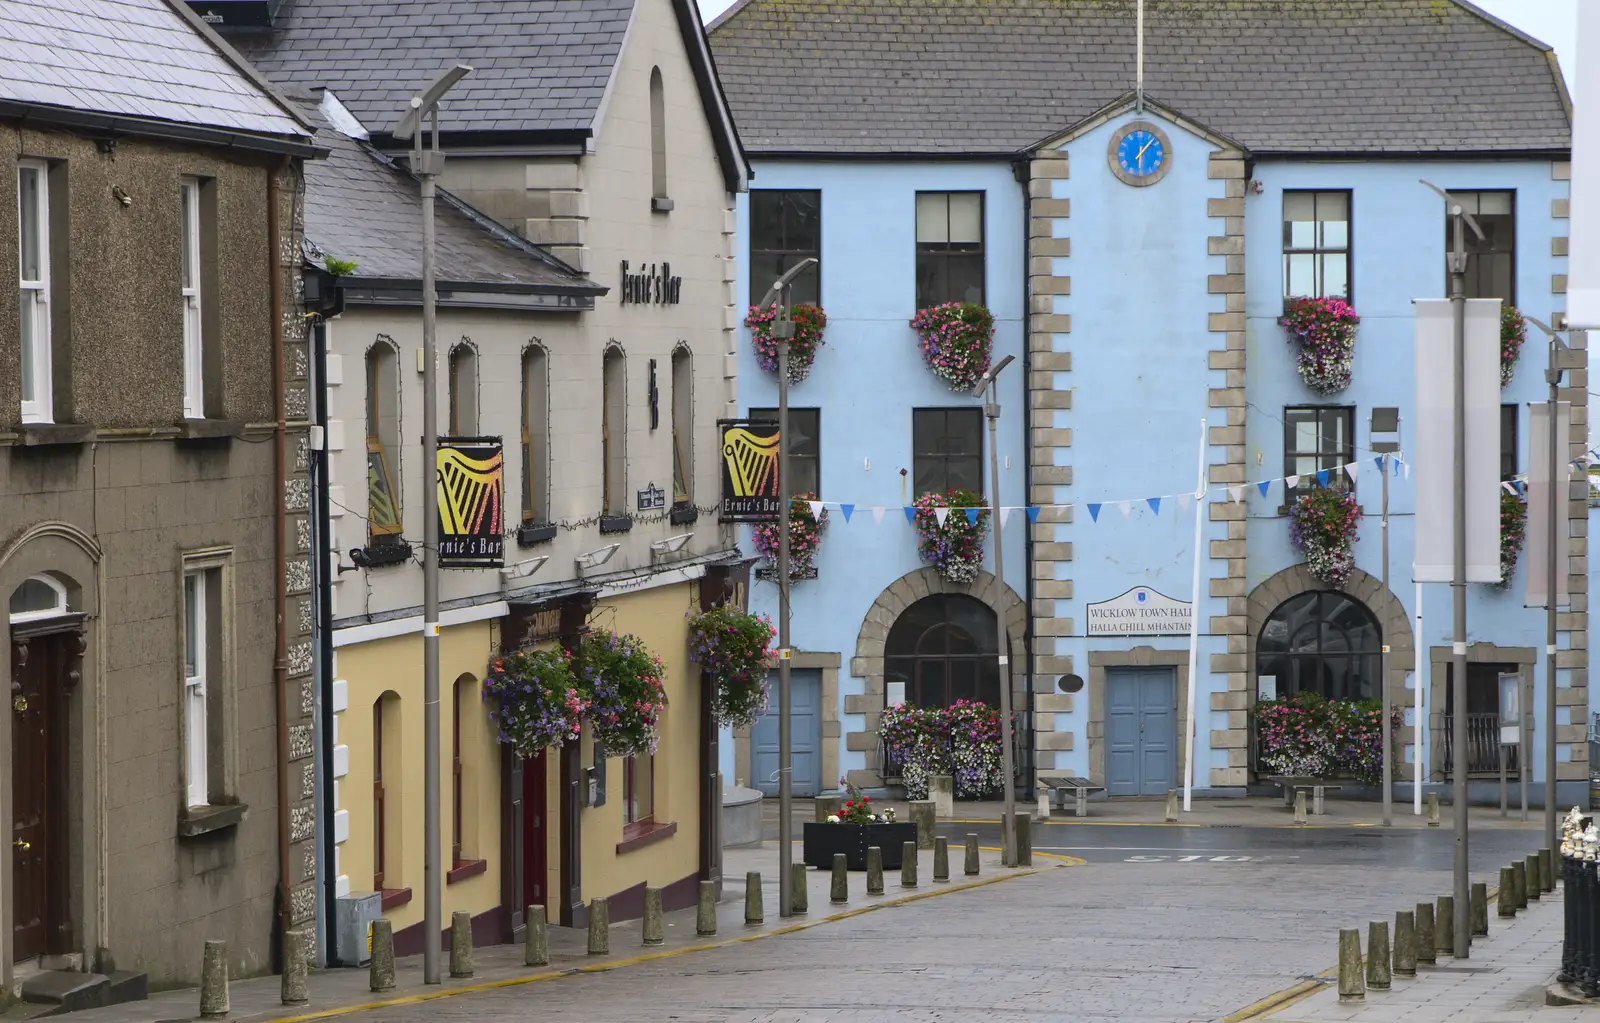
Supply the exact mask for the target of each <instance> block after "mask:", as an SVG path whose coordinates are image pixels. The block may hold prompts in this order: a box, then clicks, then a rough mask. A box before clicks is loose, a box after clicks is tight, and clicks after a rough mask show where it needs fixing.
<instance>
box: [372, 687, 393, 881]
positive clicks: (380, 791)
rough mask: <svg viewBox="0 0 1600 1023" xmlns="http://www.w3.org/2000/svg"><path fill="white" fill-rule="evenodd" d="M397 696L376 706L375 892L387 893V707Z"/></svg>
mask: <svg viewBox="0 0 1600 1023" xmlns="http://www.w3.org/2000/svg"><path fill="white" fill-rule="evenodd" d="M392 698H393V697H392V696H391V695H390V694H388V693H385V694H384V695H383V696H380V697H378V699H376V700H374V701H373V703H372V889H373V891H379V892H381V891H383V890H384V888H385V887H386V885H385V884H384V882H385V881H386V880H389V878H387V877H386V876H385V870H384V868H385V866H387V864H386V862H385V861H386V860H387V859H388V855H387V853H388V846H389V843H388V837H389V828H388V824H389V820H388V807H387V805H386V804H387V802H388V800H387V795H388V793H387V792H386V791H385V790H384V786H383V775H384V770H383V738H384V736H383V717H384V714H383V712H384V704H385V703H386V702H388V701H389V700H390V699H392Z"/></svg>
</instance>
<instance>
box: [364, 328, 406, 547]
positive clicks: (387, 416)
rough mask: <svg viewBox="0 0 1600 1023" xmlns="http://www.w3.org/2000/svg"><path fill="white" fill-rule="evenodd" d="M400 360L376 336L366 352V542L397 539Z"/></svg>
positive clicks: (387, 342)
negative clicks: (376, 340) (374, 341)
mask: <svg viewBox="0 0 1600 1023" xmlns="http://www.w3.org/2000/svg"><path fill="white" fill-rule="evenodd" d="M399 464H400V360H399V356H398V354H397V353H396V351H395V347H394V343H393V342H392V341H390V340H389V339H388V338H387V337H384V336H382V335H379V338H378V343H377V344H375V345H373V346H372V347H371V348H368V349H367V539H368V540H372V541H377V540H379V539H380V538H383V537H398V536H399V535H400V532H401V526H400V487H399V485H398V483H399V474H398V472H397V469H398V468H399Z"/></svg>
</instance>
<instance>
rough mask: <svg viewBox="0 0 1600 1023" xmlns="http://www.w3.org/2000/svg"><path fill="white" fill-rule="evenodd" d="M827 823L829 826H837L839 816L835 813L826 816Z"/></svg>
mask: <svg viewBox="0 0 1600 1023" xmlns="http://www.w3.org/2000/svg"><path fill="white" fill-rule="evenodd" d="M828 823H829V824H837V823H839V815H838V814H836V813H831V814H829V815H828Z"/></svg>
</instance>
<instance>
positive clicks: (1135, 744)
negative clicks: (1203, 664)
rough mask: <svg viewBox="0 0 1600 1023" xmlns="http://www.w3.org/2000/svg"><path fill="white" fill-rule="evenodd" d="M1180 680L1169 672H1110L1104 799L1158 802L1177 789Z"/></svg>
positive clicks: (1117, 670)
mask: <svg viewBox="0 0 1600 1023" xmlns="http://www.w3.org/2000/svg"><path fill="white" fill-rule="evenodd" d="M1176 697H1177V680H1176V679H1175V677H1174V673H1173V670H1172V669H1171V668H1113V669H1109V670H1107V671H1106V793H1107V794H1108V795H1113V796H1158V795H1162V794H1164V793H1165V792H1166V791H1167V790H1168V789H1171V788H1173V787H1174V786H1175V785H1176V784H1177V774H1178V772H1177V746H1178V729H1177V714H1176V712H1175V706H1176Z"/></svg>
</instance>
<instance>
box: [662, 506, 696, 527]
mask: <svg viewBox="0 0 1600 1023" xmlns="http://www.w3.org/2000/svg"><path fill="white" fill-rule="evenodd" d="M699 518H700V509H698V508H696V507H695V506H694V505H692V504H687V503H685V504H675V505H673V506H672V511H670V512H668V513H667V521H668V522H670V523H671V524H672V525H674V526H687V525H689V524H691V523H693V522H694V521H696V520H697V519H699Z"/></svg>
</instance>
